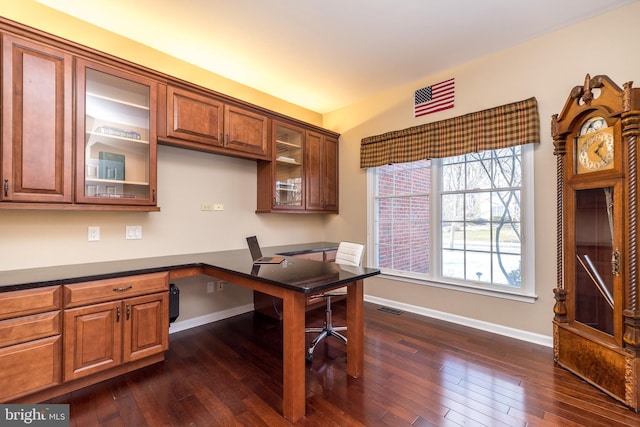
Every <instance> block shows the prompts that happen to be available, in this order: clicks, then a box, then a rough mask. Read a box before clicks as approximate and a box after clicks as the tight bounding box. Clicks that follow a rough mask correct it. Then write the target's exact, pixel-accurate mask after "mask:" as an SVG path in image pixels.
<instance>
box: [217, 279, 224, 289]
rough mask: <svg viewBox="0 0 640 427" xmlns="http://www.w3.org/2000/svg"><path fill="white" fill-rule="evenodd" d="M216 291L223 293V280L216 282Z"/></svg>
mask: <svg viewBox="0 0 640 427" xmlns="http://www.w3.org/2000/svg"><path fill="white" fill-rule="evenodd" d="M217 290H218V291H224V280H218V289H217Z"/></svg>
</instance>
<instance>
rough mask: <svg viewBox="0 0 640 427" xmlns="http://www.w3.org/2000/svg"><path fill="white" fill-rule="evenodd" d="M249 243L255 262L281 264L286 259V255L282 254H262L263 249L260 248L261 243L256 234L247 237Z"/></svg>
mask: <svg viewBox="0 0 640 427" xmlns="http://www.w3.org/2000/svg"><path fill="white" fill-rule="evenodd" d="M247 244H248V245H249V252H251V257H252V258H253V263H254V264H280V263H281V262H282V261H284V257H282V256H272V257H268V256H267V257H265V256H262V249H260V244H259V243H258V238H257V237H256V236H250V237H247Z"/></svg>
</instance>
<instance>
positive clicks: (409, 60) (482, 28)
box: [36, 0, 639, 113]
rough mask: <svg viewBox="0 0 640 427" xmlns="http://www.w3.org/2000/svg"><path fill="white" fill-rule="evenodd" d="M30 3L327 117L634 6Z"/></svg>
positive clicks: (479, 1) (548, 0)
mask: <svg viewBox="0 0 640 427" xmlns="http://www.w3.org/2000/svg"><path fill="white" fill-rule="evenodd" d="M36 1H38V2H39V3H42V4H45V5H47V6H50V7H53V8H55V9H58V10H60V11H62V12H64V13H67V14H69V15H72V16H75V17H77V18H79V19H82V20H84V21H87V22H90V23H92V24H94V25H97V26H99V27H103V28H105V29H107V30H110V31H113V32H116V33H119V34H121V35H123V36H125V37H128V38H130V39H132V40H135V41H138V42H140V43H142V44H145V45H147V46H150V47H153V48H155V49H157V50H160V51H163V52H165V53H168V54H170V55H172V56H174V57H176V58H179V59H182V60H184V61H187V62H190V63H192V64H195V65H198V66H200V67H202V68H205V69H207V70H210V71H212V72H214V73H216V74H219V75H222V76H224V77H227V78H229V79H231V80H234V81H237V82H239V83H242V84H245V85H247V86H250V87H253V88H255V89H258V90H261V91H263V92H266V93H269V94H271V95H273V96H276V97H278V98H282V99H284V100H286V101H289V102H292V103H294V104H297V105H300V106H302V107H306V108H309V109H311V110H313V111H316V112H319V113H326V112H329V111H332V110H335V109H338V108H341V107H345V106H347V105H350V104H352V103H354V102H357V101H360V100H363V99H365V98H367V97H369V96H371V95H374V94H379V93H381V92H384V91H387V90H390V89H392V88H394V87H397V86H400V85H404V84H408V83H411V82H416V81H419V80H420V79H424V78H425V76H429V75H431V74H434V73H437V72H439V71H442V70H445V69H448V68H450V67H454V66H457V65H460V64H463V63H465V62H468V61H471V60H473V59H475V58H478V57H481V56H484V55H487V54H490V53H492V52H496V51H499V50H502V49H505V48H509V47H512V46H515V45H517V44H519V43H522V42H524V41H527V40H530V39H533V38H535V37H538V36H540V35H542V34H545V33H548V32H551V31H554V30H556V29H559V28H561V27H564V26H567V25H571V24H573V23H576V22H578V21H581V20H584V19H587V18H590V17H592V16H596V15H598V14H602V13H604V12H606V11H608V10H611V9H614V8H616V7H620V6H621V5H624V4H627V3H631V2H633V1H639V0H440V1H435V0H431V1H430V0H181V1H178V0H36ZM424 83H425V84H429V83H433V82H424Z"/></svg>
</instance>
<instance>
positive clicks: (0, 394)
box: [0, 273, 169, 403]
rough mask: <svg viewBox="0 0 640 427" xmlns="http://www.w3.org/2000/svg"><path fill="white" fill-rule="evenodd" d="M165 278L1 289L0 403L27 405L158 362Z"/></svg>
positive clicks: (165, 324) (163, 346)
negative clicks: (9, 289)
mask: <svg viewBox="0 0 640 427" xmlns="http://www.w3.org/2000/svg"><path fill="white" fill-rule="evenodd" d="M168 348H169V279H168V274H167V273H152V274H139V275H134V276H127V277H120V278H114V279H105V280H96V281H88V282H82V283H76V284H70V285H64V286H49V287H42V288H35V289H27V290H20V291H8V292H0V402H1V403H10V402H13V403H33V402H41V401H44V400H47V399H50V398H52V397H54V396H57V395H60V394H62V393H68V392H70V391H73V390H77V389H79V388H82V387H85V386H87V385H90V384H94V383H96V382H99V381H103V380H105V379H107V378H111V377H114V376H117V375H120V374H123V373H125V372H127V371H130V370H133V369H137V368H140V367H143V366H146V365H150V364H152V363H157V362H160V361H162V360H163V359H164V351H166V350H167V349H168Z"/></svg>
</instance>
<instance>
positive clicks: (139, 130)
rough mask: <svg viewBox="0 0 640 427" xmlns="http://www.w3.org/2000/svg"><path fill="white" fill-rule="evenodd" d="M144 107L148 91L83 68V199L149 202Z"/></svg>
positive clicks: (147, 111) (147, 113) (147, 118)
mask: <svg viewBox="0 0 640 427" xmlns="http://www.w3.org/2000/svg"><path fill="white" fill-rule="evenodd" d="M149 102H150V89H149V86H145V85H142V84H139V83H136V82H133V81H130V80H126V79H123V78H120V77H117V76H113V75H110V74H106V73H103V72H100V71H96V70H93V69H87V72H86V99H85V114H86V116H85V167H86V170H85V196H86V197H95V198H109V199H148V198H149V190H150V184H149V176H150V173H149V162H150V144H149V123H150V107H149Z"/></svg>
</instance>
